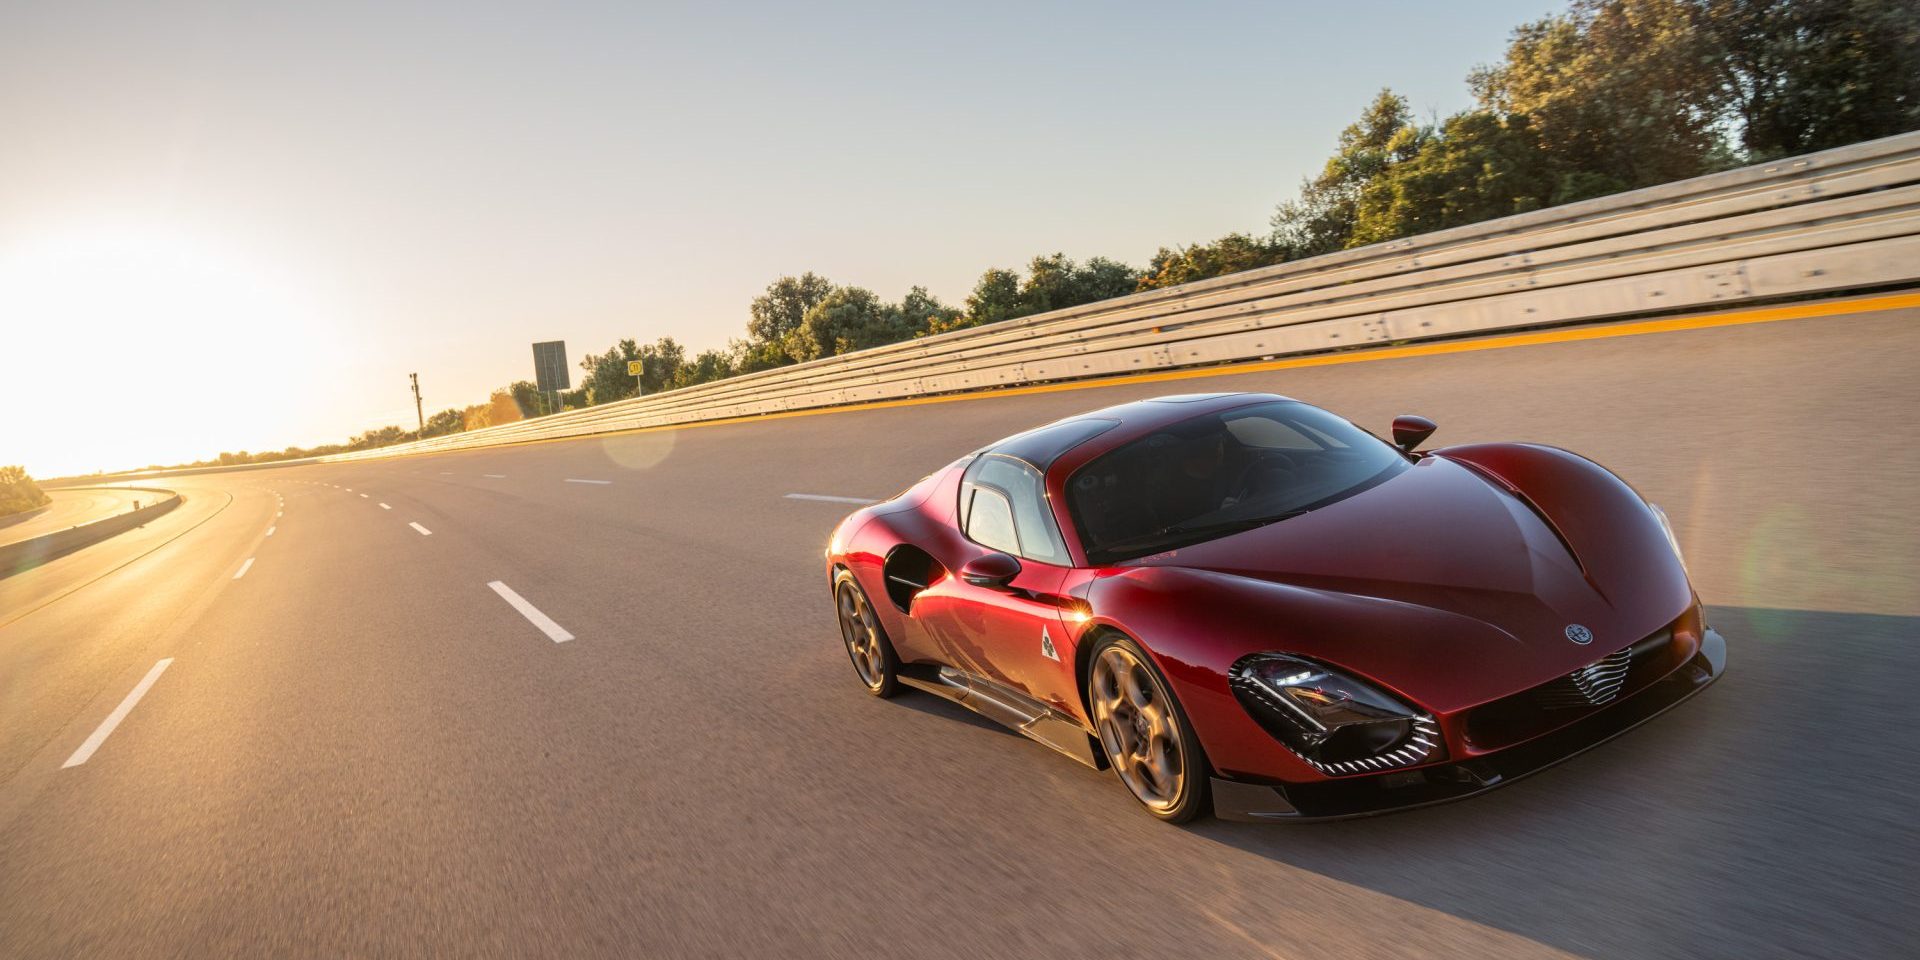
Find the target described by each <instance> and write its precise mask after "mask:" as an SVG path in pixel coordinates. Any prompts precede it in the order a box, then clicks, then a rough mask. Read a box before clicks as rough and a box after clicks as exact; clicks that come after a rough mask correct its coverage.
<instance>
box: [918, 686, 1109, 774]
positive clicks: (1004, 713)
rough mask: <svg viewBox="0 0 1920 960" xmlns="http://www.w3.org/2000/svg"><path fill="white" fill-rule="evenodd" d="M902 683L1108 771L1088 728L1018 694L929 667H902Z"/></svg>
mask: <svg viewBox="0 0 1920 960" xmlns="http://www.w3.org/2000/svg"><path fill="white" fill-rule="evenodd" d="M900 682H901V683H904V684H907V685H908V686H910V687H913V688H915V689H917V690H924V691H926V692H928V693H931V694H933V695H934V696H936V697H941V698H943V699H946V700H951V701H953V702H954V703H957V704H959V705H961V706H963V707H966V708H967V709H969V710H972V711H973V712H974V713H977V714H979V715H981V716H983V717H986V718H987V719H988V720H992V721H993V722H995V723H998V724H1000V725H1002V726H1005V727H1007V728H1009V729H1011V730H1013V731H1014V732H1015V733H1018V734H1020V735H1021V736H1024V737H1026V738H1027V739H1029V740H1032V741H1034V742H1036V743H1040V744H1044V745H1046V746H1049V747H1052V748H1053V749H1055V750H1057V751H1059V752H1061V753H1064V754H1066V755H1067V756H1069V757H1072V758H1073V759H1075V760H1078V761H1080V762H1081V763H1084V764H1086V765H1087V766H1089V767H1092V768H1093V769H1095V770H1103V769H1105V768H1106V765H1107V764H1106V757H1105V755H1103V754H1102V753H1101V752H1100V751H1099V750H1098V749H1096V748H1095V747H1094V743H1093V735H1092V734H1090V733H1088V732H1087V731H1086V728H1084V727H1082V726H1080V724H1079V723H1078V722H1076V721H1075V720H1074V719H1073V718H1072V717H1069V716H1067V715H1065V714H1063V713H1061V712H1060V711H1058V710H1055V709H1053V708H1052V707H1049V706H1047V705H1046V704H1044V703H1041V702H1040V701H1038V700H1035V699H1033V698H1032V697H1029V696H1027V695H1026V694H1024V693H1020V692H1019V691H1017V690H1010V689H1008V688H1007V687H1006V686H1004V685H1002V684H998V683H995V682H993V681H992V680H988V679H987V678H985V677H979V676H975V675H973V674H970V673H965V672H962V671H960V670H955V669H954V668H952V667H938V668H935V667H933V666H930V665H926V664H911V665H906V666H903V667H902V668H901V670H900Z"/></svg>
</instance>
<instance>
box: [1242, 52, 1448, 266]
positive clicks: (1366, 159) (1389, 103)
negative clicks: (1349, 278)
mask: <svg viewBox="0 0 1920 960" xmlns="http://www.w3.org/2000/svg"><path fill="white" fill-rule="evenodd" d="M1412 126H1413V114H1412V112H1411V111H1410V110H1409V109H1408V107H1407V98H1405V97H1402V96H1400V95H1399V94H1396V93H1394V92H1393V91H1392V90H1381V91H1380V92H1379V93H1378V94H1376V95H1375V96H1374V98H1373V102H1372V103H1370V104H1368V105H1367V108H1366V109H1365V110H1364V111H1362V112H1361V114H1360V119H1359V120H1356V121H1354V122H1353V123H1351V124H1349V125H1348V126H1347V128H1346V129H1344V130H1342V131H1340V141H1339V145H1338V146H1337V147H1335V149H1334V153H1333V156H1332V157H1331V158H1329V159H1328V160H1327V164H1326V166H1325V167H1324V168H1322V169H1321V171H1320V175H1319V176H1317V177H1312V178H1309V179H1308V180H1307V181H1306V182H1304V183H1302V184H1301V185H1300V197H1299V199H1297V200H1293V201H1290V202H1287V203H1283V204H1281V205H1280V208H1279V209H1278V210H1277V211H1275V212H1274V215H1273V231H1274V237H1275V239H1276V240H1277V241H1278V242H1279V243H1280V244H1281V245H1282V246H1284V247H1285V248H1286V249H1287V250H1289V251H1291V252H1292V253H1293V254H1294V255H1296V256H1302V257H1311V256H1315V255H1318V254H1322V253H1332V252H1333V251H1335V250H1344V249H1346V248H1347V247H1349V246H1351V245H1352V244H1351V242H1350V241H1351V240H1352V237H1353V222H1354V217H1355V214H1356V211H1357V210H1358V206H1359V202H1360V194H1361V193H1362V192H1363V191H1364V190H1365V189H1366V187H1367V184H1369V183H1371V182H1372V181H1373V180H1374V179H1375V178H1376V177H1379V176H1382V175H1383V174H1385V173H1386V171H1387V170H1388V169H1389V168H1391V167H1392V166H1393V165H1394V164H1395V163H1398V162H1400V161H1402V160H1406V159H1408V158H1409V157H1411V156H1412V151H1413V150H1414V149H1417V147H1418V144H1417V143H1416V142H1413V141H1412V140H1411V139H1410V138H1409V137H1407V136H1404V135H1403V131H1406V130H1408V129H1410V128H1411V127H1412Z"/></svg>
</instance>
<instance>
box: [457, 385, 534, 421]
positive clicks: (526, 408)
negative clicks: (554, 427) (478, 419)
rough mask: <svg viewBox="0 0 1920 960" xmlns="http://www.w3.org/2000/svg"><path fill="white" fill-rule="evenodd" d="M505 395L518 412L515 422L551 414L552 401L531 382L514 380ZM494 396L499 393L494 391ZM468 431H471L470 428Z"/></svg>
mask: <svg viewBox="0 0 1920 960" xmlns="http://www.w3.org/2000/svg"><path fill="white" fill-rule="evenodd" d="M507 393H508V394H509V395H511V396H512V397H513V404H514V406H515V407H517V408H518V409H519V411H520V416H518V417H516V418H514V419H516V420H529V419H532V418H534V417H538V416H544V415H546V414H549V413H552V412H553V409H552V407H553V400H552V399H551V398H549V397H547V396H546V395H544V394H542V393H541V392H540V388H539V387H538V386H537V385H535V384H534V382H533V381H531V380H515V381H514V382H513V384H512V386H509V387H507ZM494 395H495V396H499V392H498V391H495V393H494ZM468 429H469V430H471V429H473V428H472V427H471V426H469V427H468Z"/></svg>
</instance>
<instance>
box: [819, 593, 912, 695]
mask: <svg viewBox="0 0 1920 960" xmlns="http://www.w3.org/2000/svg"><path fill="white" fill-rule="evenodd" d="M833 607H834V611H835V613H837V614H838V616H839V618H840V638H841V639H842V640H844V641H846V644H847V657H848V658H849V659H851V660H852V661H853V672H854V674H855V675H856V676H858V677H859V678H860V683H861V684H862V685H864V686H865V687H866V688H867V692H868V693H871V694H873V695H874V696H876V697H891V696H893V695H894V694H895V693H898V692H899V691H900V661H899V659H898V658H897V657H895V656H894V653H893V644H891V643H888V642H887V631H886V629H885V628H883V627H881V626H880V618H879V616H878V615H876V614H875V613H874V612H873V603H872V602H870V601H869V600H868V599H867V592H866V591H865V590H862V589H860V583H859V581H857V580H855V579H854V578H853V574H851V573H849V572H847V571H845V570H842V571H840V573H839V575H838V576H836V577H835V578H834V583H833Z"/></svg>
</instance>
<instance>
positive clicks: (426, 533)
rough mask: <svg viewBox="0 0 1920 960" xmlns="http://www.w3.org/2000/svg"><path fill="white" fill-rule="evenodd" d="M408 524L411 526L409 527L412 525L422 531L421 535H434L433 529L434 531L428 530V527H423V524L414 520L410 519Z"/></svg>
mask: <svg viewBox="0 0 1920 960" xmlns="http://www.w3.org/2000/svg"><path fill="white" fill-rule="evenodd" d="M407 526H409V527H412V528H414V529H415V530H418V531H420V535H421V536H423V537H431V536H433V531H432V530H428V529H427V528H426V527H423V526H421V525H419V524H417V523H414V522H412V521H408V522H407Z"/></svg>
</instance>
